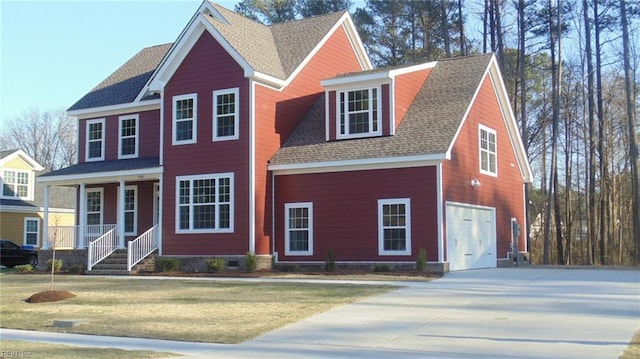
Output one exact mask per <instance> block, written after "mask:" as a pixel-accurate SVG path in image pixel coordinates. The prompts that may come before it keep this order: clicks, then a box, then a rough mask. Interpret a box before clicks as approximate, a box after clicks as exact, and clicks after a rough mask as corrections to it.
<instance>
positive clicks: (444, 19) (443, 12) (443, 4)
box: [440, 0, 451, 57]
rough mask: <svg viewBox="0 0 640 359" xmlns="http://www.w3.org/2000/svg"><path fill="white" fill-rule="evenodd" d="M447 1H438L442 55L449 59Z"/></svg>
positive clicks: (449, 38)
mask: <svg viewBox="0 0 640 359" xmlns="http://www.w3.org/2000/svg"><path fill="white" fill-rule="evenodd" d="M448 7H449V6H448V1H447V0H440V21H441V23H442V35H443V38H444V53H445V55H446V56H447V57H451V37H450V36H449V9H448Z"/></svg>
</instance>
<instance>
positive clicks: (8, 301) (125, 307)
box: [0, 273, 397, 343]
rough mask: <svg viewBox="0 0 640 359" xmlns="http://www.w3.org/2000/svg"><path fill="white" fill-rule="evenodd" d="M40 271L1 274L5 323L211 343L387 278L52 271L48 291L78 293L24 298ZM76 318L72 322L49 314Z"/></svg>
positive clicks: (351, 297) (250, 333)
mask: <svg viewBox="0 0 640 359" xmlns="http://www.w3.org/2000/svg"><path fill="white" fill-rule="evenodd" d="M50 279H51V277H50V276H49V275H43V274H13V273H6V274H2V275H0V288H1V290H0V304H1V308H0V318H2V319H1V322H0V325H1V326H2V327H4V328H13V329H26V330H39V331H54V332H68V333H81V334H95V335H111V336H126V337H140V338H155V339H169V340H182V341H194V342H212V343H239V342H243V341H245V340H248V339H251V338H253V337H256V336H258V335H260V334H263V333H266V332H268V331H271V330H273V329H276V328H279V327H282V326H285V325H288V324H291V323H295V322H297V321H299V320H301V319H304V318H308V317H310V316H313V315H315V314H318V313H321V312H324V311H326V310H329V309H330V308H332V307H335V306H338V305H342V304H346V303H350V302H354V301H357V300H361V299H363V298H366V297H369V296H373V295H377V294H381V293H384V292H388V291H391V290H393V289H395V288H397V287H393V286H386V285H374V286H371V285H349V284H300V283H264V282H251V283H248V282H226V281H225V282H221V281H212V280H191V279H158V278H140V277H138V278H130V277H122V278H105V277H91V276H71V275H58V276H56V277H55V285H54V289H55V290H61V291H62V290H63V291H69V292H72V293H73V294H75V295H77V297H75V298H72V299H67V300H64V301H60V302H49V303H38V304H31V303H26V302H25V301H24V300H25V299H27V298H29V297H30V296H31V295H32V294H35V293H38V292H41V291H45V290H48V289H49V282H50ZM56 319H57V320H68V319H83V320H86V321H88V323H86V324H81V325H79V326H77V327H75V328H54V327H53V325H52V324H53V321H54V320H56Z"/></svg>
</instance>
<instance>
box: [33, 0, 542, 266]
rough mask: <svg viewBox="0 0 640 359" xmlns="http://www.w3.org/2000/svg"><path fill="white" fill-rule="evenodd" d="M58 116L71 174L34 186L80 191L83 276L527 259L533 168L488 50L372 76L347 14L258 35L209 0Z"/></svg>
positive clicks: (261, 28) (264, 29) (265, 29)
mask: <svg viewBox="0 0 640 359" xmlns="http://www.w3.org/2000/svg"><path fill="white" fill-rule="evenodd" d="M69 114H70V115H73V116H75V117H77V118H78V121H79V126H78V128H79V141H78V143H79V148H78V153H79V154H80V156H79V161H78V162H79V163H78V164H77V165H75V166H71V167H68V168H65V169H62V170H59V171H55V172H52V173H49V174H47V175H45V176H41V177H39V181H40V182H42V183H43V184H45V185H47V186H60V185H63V186H75V187H76V188H77V190H78V194H77V197H78V203H79V204H80V205H79V209H78V223H77V225H78V228H79V230H78V231H77V232H78V237H77V238H76V252H77V253H76V255H77V256H79V257H82V256H83V255H84V256H88V257H89V259H88V263H89V267H91V266H93V264H94V263H93V262H95V261H96V260H99V259H101V258H102V257H105V256H108V255H109V254H110V253H111V252H112V251H114V250H117V249H125V248H126V249H128V251H129V252H135V253H138V254H135V255H133V260H132V261H133V262H135V261H137V260H138V259H139V257H144V256H145V255H147V254H148V253H149V252H152V251H155V250H157V251H158V253H159V255H161V256H175V257H178V258H181V259H182V260H183V264H184V267H185V268H187V267H188V268H204V262H205V260H206V259H207V258H211V257H225V258H226V259H227V260H228V261H229V263H230V264H235V263H240V265H241V264H242V260H243V259H244V256H245V254H246V253H247V252H252V253H255V254H256V255H257V256H258V258H259V259H260V260H261V265H263V266H269V265H270V264H271V263H272V261H274V262H276V263H318V264H321V263H324V262H325V260H326V256H327V252H328V251H329V250H331V251H333V253H335V258H336V262H337V263H338V264H341V263H344V264H349V263H360V264H367V263H378V262H385V263H397V264H402V263H405V264H406V263H415V258H416V255H417V252H418V250H419V249H420V248H424V249H426V250H427V253H428V259H429V261H430V262H432V264H433V265H437V266H439V267H440V268H442V269H443V270H447V269H448V268H450V269H465V268H478V267H495V266H496V265H497V261H498V260H499V259H500V258H507V256H508V253H509V252H510V251H511V248H512V242H513V241H514V240H515V243H516V244H518V248H520V250H522V251H526V248H525V247H524V243H525V242H524V235H523V234H520V235H519V236H518V235H517V234H518V233H514V228H516V226H514V223H516V222H517V223H524V220H525V218H524V216H525V203H524V195H523V193H524V192H523V188H524V183H526V182H529V181H530V180H531V171H530V168H529V165H528V162H527V159H526V156H525V154H524V151H523V146H522V142H521V140H520V137H519V134H518V130H517V125H516V122H515V119H514V116H513V114H512V112H511V109H510V107H509V102H508V99H507V96H506V92H505V88H504V84H503V81H502V78H501V76H500V72H499V69H498V65H497V63H496V60H495V58H494V57H493V56H492V55H480V56H473V57H465V58H459V59H451V60H444V61H437V62H431V63H425V64H416V65H413V66H406V67H399V68H398V67H396V68H389V69H373V67H372V65H371V63H370V61H369V58H368V56H367V54H366V51H365V49H364V46H363V44H362V42H361V40H360V38H359V36H358V33H357V31H356V28H355V26H354V24H353V22H352V20H351V17H350V16H349V14H348V13H346V12H343V13H335V14H329V15H323V16H318V17H313V18H308V19H303V20H298V21H291V22H287V23H283V24H276V25H272V26H265V25H262V24H260V23H257V22H254V21H252V20H250V19H247V18H245V17H243V16H241V15H239V14H236V13H234V12H232V11H230V10H227V9H225V8H223V7H221V6H219V5H216V4H213V3H210V2H208V1H205V2H203V4H202V5H201V6H200V8H199V9H198V10H197V11H196V14H195V15H194V16H193V18H192V19H191V20H190V21H189V23H188V24H187V26H186V27H185V29H184V30H183V31H182V33H181V34H180V35H179V36H178V38H177V40H176V42H174V43H173V44H167V45H161V46H156V47H151V48H146V49H143V50H142V51H141V52H139V53H138V54H136V55H135V56H134V57H133V58H132V59H131V60H129V61H128V62H127V63H125V64H124V65H123V66H122V67H120V68H119V69H118V70H116V72H114V73H113V74H112V75H111V76H109V77H108V78H107V79H106V80H104V81H103V82H102V83H101V84H99V85H98V86H97V87H96V88H94V89H93V90H92V91H91V92H90V93H88V94H87V95H86V96H84V97H83V98H82V99H80V100H79V101H78V102H77V103H76V104H74V105H73V106H72V107H71V108H70V109H69ZM98 244H99V245H98ZM105 244H106V247H108V248H109V250H108V251H106V252H103V253H99V251H98V250H97V249H94V248H105ZM87 248H88V249H87ZM83 253H84V254H83ZM140 253H141V254H140Z"/></svg>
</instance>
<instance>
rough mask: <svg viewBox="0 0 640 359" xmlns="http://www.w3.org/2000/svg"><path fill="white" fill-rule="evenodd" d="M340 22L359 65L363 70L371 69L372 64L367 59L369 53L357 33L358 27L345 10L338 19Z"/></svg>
mask: <svg viewBox="0 0 640 359" xmlns="http://www.w3.org/2000/svg"><path fill="white" fill-rule="evenodd" d="M340 23H342V24H344V25H343V26H344V29H345V31H346V32H347V38H348V39H349V42H350V43H351V47H352V48H353V51H354V52H355V53H356V56H357V58H358V61H359V62H360V67H362V69H363V70H371V69H373V65H372V64H371V60H370V59H369V54H368V53H367V50H366V49H365V48H364V44H363V43H362V39H361V38H360V34H359V33H358V29H357V28H356V25H355V24H354V23H353V19H352V18H351V15H349V13H348V12H345V14H344V17H343V18H342V19H341V20H340Z"/></svg>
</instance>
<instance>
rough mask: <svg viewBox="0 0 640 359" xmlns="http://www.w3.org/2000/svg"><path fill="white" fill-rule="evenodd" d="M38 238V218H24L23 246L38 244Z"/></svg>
mask: <svg viewBox="0 0 640 359" xmlns="http://www.w3.org/2000/svg"><path fill="white" fill-rule="evenodd" d="M39 238H40V218H29V217H27V218H25V219H24V245H25V246H35V247H37V246H38V239H39Z"/></svg>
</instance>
